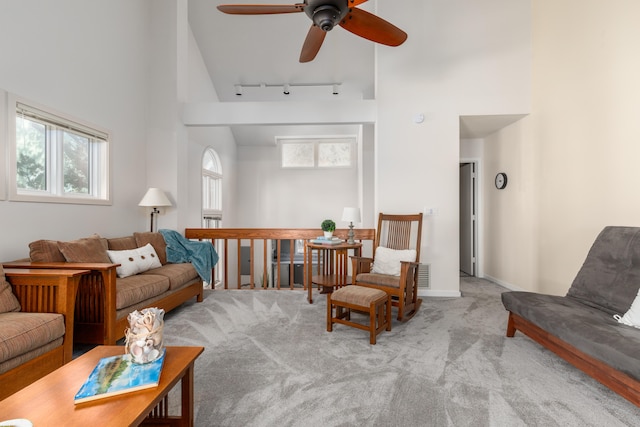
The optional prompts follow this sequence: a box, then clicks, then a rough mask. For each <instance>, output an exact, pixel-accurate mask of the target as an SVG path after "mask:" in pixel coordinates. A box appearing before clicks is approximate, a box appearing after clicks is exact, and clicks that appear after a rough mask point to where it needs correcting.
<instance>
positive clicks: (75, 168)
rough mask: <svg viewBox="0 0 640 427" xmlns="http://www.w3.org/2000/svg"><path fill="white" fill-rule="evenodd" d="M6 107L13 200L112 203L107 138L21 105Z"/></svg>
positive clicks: (78, 123)
mask: <svg viewBox="0 0 640 427" xmlns="http://www.w3.org/2000/svg"><path fill="white" fill-rule="evenodd" d="M10 105H15V110H13V109H12V110H13V111H10V118H9V123H11V124H14V125H15V126H12V128H13V129H12V130H13V132H11V134H12V135H13V137H14V138H13V139H12V146H11V174H10V177H9V179H10V183H11V185H10V191H11V200H18V201H41V202H57V203H81V204H108V203H110V197H109V185H108V183H109V165H108V148H109V142H108V141H109V135H108V133H106V132H104V131H100V130H98V129H95V128H94V127H92V126H88V125H86V124H83V123H80V122H79V121H78V120H75V119H70V118H67V117H63V116H61V115H59V114H56V113H52V112H50V111H47V110H45V109H44V108H42V107H34V106H32V105H28V104H26V103H24V102H22V101H15V103H13V102H12V103H11V104H10Z"/></svg>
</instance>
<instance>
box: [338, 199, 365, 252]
mask: <svg viewBox="0 0 640 427" xmlns="http://www.w3.org/2000/svg"><path fill="white" fill-rule="evenodd" d="M342 220H343V221H346V222H348V223H349V233H348V234H347V243H348V244H350V245H353V244H354V243H355V242H356V241H355V240H354V237H355V233H354V232H353V223H354V222H360V221H362V220H361V219H360V208H344V210H343V211H342Z"/></svg>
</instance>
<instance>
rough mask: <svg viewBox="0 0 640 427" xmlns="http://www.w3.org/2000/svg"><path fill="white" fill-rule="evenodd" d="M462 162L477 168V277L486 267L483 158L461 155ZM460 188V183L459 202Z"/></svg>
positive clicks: (481, 274) (475, 234) (475, 237)
mask: <svg viewBox="0 0 640 427" xmlns="http://www.w3.org/2000/svg"><path fill="white" fill-rule="evenodd" d="M459 163H460V164H463V163H474V164H475V166H476V167H475V170H476V179H475V186H474V188H473V192H474V193H475V202H476V203H475V204H476V206H475V210H476V228H475V233H474V236H473V238H474V240H475V245H476V277H479V278H483V277H484V267H483V263H482V250H483V248H484V227H483V221H482V212H483V202H482V201H483V192H482V188H483V179H482V177H483V173H482V159H481V158H479V157H461V158H460V161H459ZM459 199H460V188H459V184H458V203H459V202H460V200H459ZM458 244H459V243H458Z"/></svg>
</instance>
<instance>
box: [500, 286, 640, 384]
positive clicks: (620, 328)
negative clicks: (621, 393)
mask: <svg viewBox="0 0 640 427" xmlns="http://www.w3.org/2000/svg"><path fill="white" fill-rule="evenodd" d="M502 303H503V304H504V306H505V308H506V309H507V310H509V311H511V312H513V313H515V314H517V315H519V316H520V317H523V318H525V319H526V320H528V321H530V322H531V323H533V324H534V325H536V326H538V327H540V328H542V329H543V330H545V331H547V332H548V333H550V334H551V335H554V336H556V337H557V338H559V339H561V340H562V341H564V342H566V343H568V344H570V345H572V346H573V347H575V348H577V349H579V350H580V351H582V352H583V353H586V354H588V355H590V356H592V357H594V358H596V359H598V360H601V361H603V362H604V363H606V364H607V365H609V366H611V367H612V368H613V369H616V370H619V371H622V372H625V373H627V374H629V375H631V376H632V377H634V378H636V379H640V364H639V363H638V348H640V333H638V330H637V329H636V328H633V327H631V326H626V325H623V324H621V323H618V322H617V321H616V320H615V319H614V318H613V316H611V315H609V314H607V313H606V312H604V311H602V310H598V309H597V308H593V307H590V306H588V305H585V304H582V303H581V302H580V301H579V300H577V299H574V298H570V297H561V296H556V295H544V294H537V293H533V292H504V293H503V294H502Z"/></svg>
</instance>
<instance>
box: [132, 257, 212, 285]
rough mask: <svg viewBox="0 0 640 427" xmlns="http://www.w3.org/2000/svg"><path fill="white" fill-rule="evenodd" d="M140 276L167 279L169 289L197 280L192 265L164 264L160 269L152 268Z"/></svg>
mask: <svg viewBox="0 0 640 427" xmlns="http://www.w3.org/2000/svg"><path fill="white" fill-rule="evenodd" d="M142 274H157V275H160V276H165V277H166V278H168V279H169V286H170V289H178V288H180V287H182V286H183V285H185V284H187V283H191V282H193V281H194V280H196V279H198V278H199V276H198V272H197V271H196V269H195V268H194V267H193V265H192V264H190V263H188V262H185V263H182V264H165V265H163V266H162V267H160V268H154V269H153V270H149V271H147V272H145V273H142Z"/></svg>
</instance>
